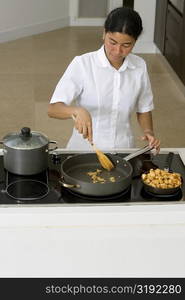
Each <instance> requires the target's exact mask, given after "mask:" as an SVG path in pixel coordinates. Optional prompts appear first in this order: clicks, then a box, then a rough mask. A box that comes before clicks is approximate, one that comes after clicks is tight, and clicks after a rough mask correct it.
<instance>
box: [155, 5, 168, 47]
mask: <svg viewBox="0 0 185 300" xmlns="http://www.w3.org/2000/svg"><path fill="white" fill-rule="evenodd" d="M167 4H168V0H157V1H156V15H155V32H154V42H155V44H156V45H157V47H158V48H159V50H160V51H161V52H162V53H164V45H165V27H166V12H167Z"/></svg>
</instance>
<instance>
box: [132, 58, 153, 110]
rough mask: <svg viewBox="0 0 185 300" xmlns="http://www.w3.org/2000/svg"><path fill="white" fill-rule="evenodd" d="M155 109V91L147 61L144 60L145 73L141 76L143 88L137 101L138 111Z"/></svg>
mask: <svg viewBox="0 0 185 300" xmlns="http://www.w3.org/2000/svg"><path fill="white" fill-rule="evenodd" d="M153 109H154V104H153V93H152V89H151V84H150V79H149V76H148V71H147V68H146V63H145V62H143V74H142V78H141V88H140V93H139V97H138V101H137V106H136V111H137V112H140V113H144V112H148V111H151V110H153Z"/></svg>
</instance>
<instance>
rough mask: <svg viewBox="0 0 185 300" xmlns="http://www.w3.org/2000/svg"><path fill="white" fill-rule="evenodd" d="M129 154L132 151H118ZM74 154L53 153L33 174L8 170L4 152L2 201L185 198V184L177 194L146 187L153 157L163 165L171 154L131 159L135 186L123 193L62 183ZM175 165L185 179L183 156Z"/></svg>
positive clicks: (176, 158) (162, 200)
mask: <svg viewBox="0 0 185 300" xmlns="http://www.w3.org/2000/svg"><path fill="white" fill-rule="evenodd" d="M117 154H119V156H121V157H125V156H126V155H128V153H117ZM72 155H74V154H71V153H62V154H57V153H56V154H50V155H49V168H48V170H47V171H46V172H43V173H40V174H37V175H33V176H20V175H15V174H11V173H9V172H7V171H6V170H5V169H4V167H3V156H0V205H13V204H20V205H29V204H34V205H36V204H45V205H47V204H59V205H62V204H65V203H68V204H70V203H71V204H75V203H76V204H78V203H84V204H85V203H87V204H89V203H91V204H97V203H104V204H106V203H109V204H110V203H131V202H132V203H135V204H137V203H148V204H149V203H153V202H157V203H166V202H167V201H170V203H174V202H175V203H177V202H182V201H184V195H185V186H184V184H183V186H182V188H181V189H180V190H179V191H178V192H177V193H176V194H173V195H168V196H167V195H161V196H155V195H153V194H148V193H146V192H145V191H144V188H143V185H142V182H141V179H140V176H141V174H142V173H143V171H147V170H148V169H149V168H150V167H151V161H152V163H154V164H155V165H156V166H158V167H159V168H161V169H163V168H164V166H165V160H166V157H167V154H158V155H156V156H155V157H152V159H151V156H150V154H142V155H140V156H138V157H137V158H133V159H132V160H130V163H131V164H132V166H133V170H134V171H133V177H132V182H131V186H130V187H129V188H128V189H127V190H125V191H123V192H122V193H120V194H117V195H112V196H108V197H90V196H89V197H88V196H85V195H79V194H77V193H75V192H72V191H71V190H69V189H66V188H64V187H61V185H60V183H59V181H60V168H61V163H62V161H64V160H65V159H67V158H68V157H69V156H72ZM171 169H172V170H173V171H174V172H179V173H180V174H181V175H182V178H183V182H185V166H184V164H183V162H182V160H181V158H180V156H179V154H174V158H173V161H172V165H171Z"/></svg>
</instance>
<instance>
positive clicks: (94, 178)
mask: <svg viewBox="0 0 185 300" xmlns="http://www.w3.org/2000/svg"><path fill="white" fill-rule="evenodd" d="M101 172H102V170H100V169H97V170H96V171H94V172H88V173H87V175H89V176H90V177H91V179H92V182H93V183H105V182H106V179H105V178H103V177H102V176H100V174H101ZM109 181H111V182H115V181H116V179H115V177H114V176H110V177H109Z"/></svg>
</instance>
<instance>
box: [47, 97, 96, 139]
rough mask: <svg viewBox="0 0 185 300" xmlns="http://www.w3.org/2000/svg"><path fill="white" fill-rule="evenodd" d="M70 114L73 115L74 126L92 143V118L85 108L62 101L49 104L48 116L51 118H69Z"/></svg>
mask: <svg viewBox="0 0 185 300" xmlns="http://www.w3.org/2000/svg"><path fill="white" fill-rule="evenodd" d="M72 115H74V116H75V128H76V129H77V130H78V132H79V133H81V134H82V135H83V137H84V138H85V139H86V138H87V139H88V140H89V142H90V143H92V119H91V115H90V113H89V112H88V111H87V110H86V109H85V108H83V107H76V106H72V105H66V104H65V103H63V102H57V103H53V104H49V107H48V116H49V117H51V118H56V119H70V118H72Z"/></svg>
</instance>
